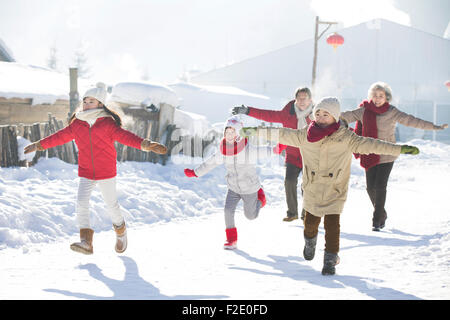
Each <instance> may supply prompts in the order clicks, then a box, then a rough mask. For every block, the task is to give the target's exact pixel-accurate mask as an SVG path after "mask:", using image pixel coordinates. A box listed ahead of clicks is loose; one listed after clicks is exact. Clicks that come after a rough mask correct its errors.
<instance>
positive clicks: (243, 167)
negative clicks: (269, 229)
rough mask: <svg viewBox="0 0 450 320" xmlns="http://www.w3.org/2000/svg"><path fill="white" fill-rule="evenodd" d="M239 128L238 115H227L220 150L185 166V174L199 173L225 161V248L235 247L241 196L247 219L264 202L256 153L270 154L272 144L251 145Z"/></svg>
mask: <svg viewBox="0 0 450 320" xmlns="http://www.w3.org/2000/svg"><path fill="white" fill-rule="evenodd" d="M241 128H242V122H241V121H240V120H239V119H238V118H237V117H232V118H230V119H228V121H227V122H226V124H225V128H224V138H223V140H222V141H221V143H220V146H219V150H218V151H217V152H216V153H215V154H213V155H212V156H211V157H210V158H208V159H206V160H205V162H203V163H202V164H201V165H200V166H198V167H197V168H196V169H195V170H192V169H185V170H184V173H185V175H186V176H187V177H201V176H203V175H205V174H207V173H208V172H209V171H210V170H212V169H214V168H215V167H217V166H218V165H221V164H224V165H225V168H226V170H227V175H226V177H225V178H226V181H227V186H228V192H227V197H226V200H225V226H226V230H225V232H226V236H227V241H226V243H225V244H224V249H235V248H236V247H237V229H236V225H235V222H234V213H235V211H236V207H237V205H238V203H239V201H240V200H241V199H242V201H243V202H244V205H243V206H244V215H245V217H246V218H247V219H249V220H253V219H255V218H257V217H258V214H259V210H260V209H261V208H262V207H264V205H265V204H266V197H265V195H264V191H263V189H262V187H261V183H260V181H259V178H258V174H257V172H256V166H255V165H256V162H257V160H258V157H259V156H262V155H264V151H266V152H265V155H267V156H268V155H270V153H271V148H269V147H255V146H252V145H250V144H249V143H248V139H246V138H242V137H240V136H239V130H240V129H241ZM261 149H264V150H261Z"/></svg>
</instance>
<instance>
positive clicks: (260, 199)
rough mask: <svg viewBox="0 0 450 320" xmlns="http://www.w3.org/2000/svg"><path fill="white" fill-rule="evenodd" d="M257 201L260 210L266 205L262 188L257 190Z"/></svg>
mask: <svg viewBox="0 0 450 320" xmlns="http://www.w3.org/2000/svg"><path fill="white" fill-rule="evenodd" d="M258 200H259V201H261V208H262V207H264V206H265V205H266V195H265V194H264V190H263V189H262V188H261V189H259V190H258Z"/></svg>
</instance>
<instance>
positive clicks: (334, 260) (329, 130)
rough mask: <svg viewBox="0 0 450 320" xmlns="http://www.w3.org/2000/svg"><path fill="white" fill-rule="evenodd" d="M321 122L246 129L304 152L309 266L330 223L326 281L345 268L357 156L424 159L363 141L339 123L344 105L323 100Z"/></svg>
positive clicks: (318, 119) (318, 112) (316, 113)
mask: <svg viewBox="0 0 450 320" xmlns="http://www.w3.org/2000/svg"><path fill="white" fill-rule="evenodd" d="M313 114H314V118H315V121H313V122H312V123H311V124H310V125H309V126H308V127H306V128H303V129H301V130H294V129H288V128H267V127H259V128H243V129H242V130H241V131H242V135H247V136H248V135H252V134H256V135H257V136H258V137H260V138H265V139H267V140H271V141H275V142H279V143H282V144H285V145H290V146H296V147H301V149H300V150H301V153H302V157H303V182H302V190H303V207H304V209H305V211H306V216H305V220H304V224H305V229H304V238H305V247H304V250H303V256H304V258H305V259H306V260H312V259H313V258H314V253H315V247H316V242H317V234H318V228H319V223H320V221H321V218H322V217H324V227H325V254H324V265H323V269H322V274H323V275H329V274H334V273H335V265H337V264H338V263H339V256H338V252H339V236H340V225H339V218H340V214H341V212H342V210H343V208H344V203H345V201H346V199H347V192H348V184H349V180H350V167H351V161H352V154H353V153H360V154H370V153H377V154H387V155H393V156H398V155H399V154H400V153H407V154H418V153H419V150H418V149H417V148H416V147H411V146H406V145H403V146H401V145H396V144H393V143H390V142H385V141H381V140H377V139H373V138H366V137H361V136H358V135H357V134H355V133H354V132H352V131H351V130H349V129H347V128H346V127H345V126H343V125H341V124H340V122H337V120H338V119H339V115H340V105H339V101H338V100H337V99H336V98H334V97H327V98H323V99H322V100H321V101H320V102H319V103H318V104H317V105H316V106H315V107H314V110H313Z"/></svg>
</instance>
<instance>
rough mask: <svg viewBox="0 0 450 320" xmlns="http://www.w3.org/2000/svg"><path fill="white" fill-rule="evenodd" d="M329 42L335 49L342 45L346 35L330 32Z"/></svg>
mask: <svg viewBox="0 0 450 320" xmlns="http://www.w3.org/2000/svg"><path fill="white" fill-rule="evenodd" d="M327 43H328V44H329V45H332V46H333V49H334V51H336V48H337V47H338V46H341V45H342V44H343V43H344V37H343V36H341V35H339V34H337V33H336V32H335V33H332V34H330V35H329V36H328V37H327Z"/></svg>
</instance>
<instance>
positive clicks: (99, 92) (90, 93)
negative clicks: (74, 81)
mask: <svg viewBox="0 0 450 320" xmlns="http://www.w3.org/2000/svg"><path fill="white" fill-rule="evenodd" d="M86 97H92V98H95V99H97V100H98V101H100V102H101V103H103V104H105V102H106V85H105V84H104V83H103V82H98V83H97V85H96V86H95V88H91V89H88V90H87V91H86V93H85V94H84V95H83V99H84V98H86Z"/></svg>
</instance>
